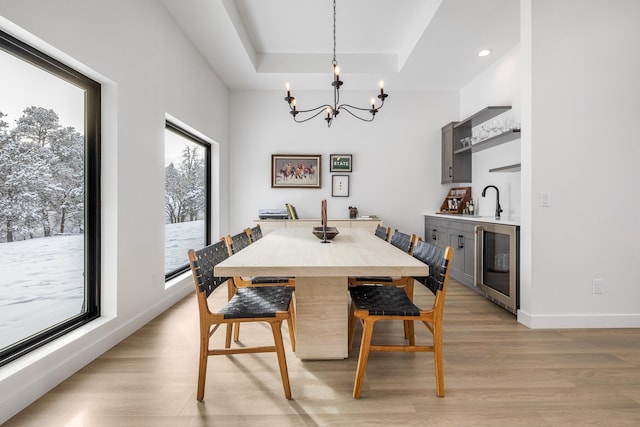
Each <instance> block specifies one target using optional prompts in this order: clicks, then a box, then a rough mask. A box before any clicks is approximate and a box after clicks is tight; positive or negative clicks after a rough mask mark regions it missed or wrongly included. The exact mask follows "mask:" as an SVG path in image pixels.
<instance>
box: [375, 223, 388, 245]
mask: <svg viewBox="0 0 640 427" xmlns="http://www.w3.org/2000/svg"><path fill="white" fill-rule="evenodd" d="M390 232H391V227H386V228H385V227H383V226H381V225H378V226H377V227H376V232H375V235H376V236H378V237H379V238H381V239H382V240H386V241H387V242H388V241H389V233H390Z"/></svg>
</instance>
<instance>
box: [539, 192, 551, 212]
mask: <svg viewBox="0 0 640 427" xmlns="http://www.w3.org/2000/svg"><path fill="white" fill-rule="evenodd" d="M540 206H542V207H545V208H548V207H549V206H551V193H549V192H548V191H543V192H542V193H540Z"/></svg>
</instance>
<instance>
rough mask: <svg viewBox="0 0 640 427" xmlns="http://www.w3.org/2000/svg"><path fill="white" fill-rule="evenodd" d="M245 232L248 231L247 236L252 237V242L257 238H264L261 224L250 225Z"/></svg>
mask: <svg viewBox="0 0 640 427" xmlns="http://www.w3.org/2000/svg"><path fill="white" fill-rule="evenodd" d="M244 232H245V233H247V236H249V238H250V239H251V243H254V242H255V241H256V240H260V239H262V236H263V234H262V228H261V227H260V224H258V225H256V226H255V227H248V228H246V229H245V230H244Z"/></svg>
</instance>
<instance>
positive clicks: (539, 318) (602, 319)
mask: <svg viewBox="0 0 640 427" xmlns="http://www.w3.org/2000/svg"><path fill="white" fill-rule="evenodd" d="M518 322H520V323H522V324H523V325H525V326H527V327H528V328H531V329H577V328H587V329H589V328H592V329H593V328H640V314H544V315H537V314H534V315H532V314H529V313H527V312H525V311H523V310H518Z"/></svg>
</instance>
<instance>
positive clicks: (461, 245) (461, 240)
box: [458, 235, 464, 249]
mask: <svg viewBox="0 0 640 427" xmlns="http://www.w3.org/2000/svg"><path fill="white" fill-rule="evenodd" d="M458 249H464V236H461V235H458Z"/></svg>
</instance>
